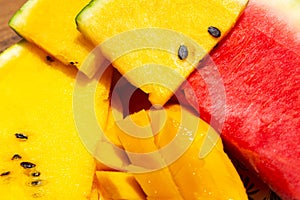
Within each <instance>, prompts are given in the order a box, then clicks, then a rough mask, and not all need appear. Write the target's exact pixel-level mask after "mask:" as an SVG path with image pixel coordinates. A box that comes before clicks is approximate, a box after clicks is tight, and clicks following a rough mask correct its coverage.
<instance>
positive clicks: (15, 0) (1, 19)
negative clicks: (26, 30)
mask: <svg viewBox="0 0 300 200" xmlns="http://www.w3.org/2000/svg"><path fill="white" fill-rule="evenodd" d="M26 1H27V0H0V52H2V51H4V50H5V49H6V48H7V47H9V46H11V45H12V44H14V43H16V42H18V41H19V40H20V39H21V38H20V37H19V36H18V35H17V34H16V33H15V32H14V31H13V30H12V29H11V28H9V26H8V21H9V19H10V18H11V17H12V16H13V14H14V13H15V12H16V11H17V10H18V9H19V8H20V7H21V6H22V5H23V4H24V3H25V2H26Z"/></svg>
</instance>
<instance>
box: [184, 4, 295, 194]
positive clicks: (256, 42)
mask: <svg viewBox="0 0 300 200" xmlns="http://www.w3.org/2000/svg"><path fill="white" fill-rule="evenodd" d="M277 15H278V14H277V13H276V12H273V11H272V9H270V8H267V7H262V6H261V5H258V4H256V3H253V2H250V3H249V5H248V7H247V8H246V10H245V12H244V14H243V15H242V16H241V18H240V19H239V21H238V23H237V24H236V26H235V28H234V29H233V30H232V31H231V33H230V34H229V35H228V37H227V38H226V39H224V40H223V41H222V43H221V44H219V45H218V47H216V48H215V49H214V50H213V51H212V52H211V53H210V58H207V59H205V60H203V61H202V62H201V64H200V66H199V70H198V71H197V70H196V71H195V72H194V73H193V74H192V75H191V76H190V77H189V78H188V81H187V82H186V83H184V84H183V85H182V87H181V88H180V89H179V93H181V94H183V95H184V99H185V100H186V103H187V104H188V105H192V106H193V107H194V108H195V109H196V110H197V111H198V112H199V113H200V117H201V118H203V119H205V120H206V121H211V119H214V120H215V121H217V122H219V123H220V124H215V125H216V127H217V128H219V131H220V132H221V136H222V138H223V140H224V142H225V145H226V146H227V147H228V148H229V150H231V151H233V153H234V154H235V155H237V156H240V158H241V159H243V160H244V161H245V162H246V163H248V164H249V165H251V166H252V168H253V170H254V171H255V172H257V173H258V175H259V176H260V177H261V178H262V179H263V180H264V181H265V182H266V183H267V184H268V185H269V186H270V187H271V188H272V189H273V190H274V191H275V192H276V193H278V194H279V195H280V196H281V197H282V198H283V199H289V200H291V199H300V41H299V38H297V37H298V36H299V33H300V31H299V29H296V28H295V27H292V26H289V25H288V24H287V23H286V22H285V21H282V19H279V18H278V17H277ZM213 66H216V67H217V69H218V71H219V74H220V77H221V80H222V81H223V83H222V84H223V86H224V90H225V102H224V104H222V103H218V99H217V100H214V101H212V100H211V98H210V97H211V96H210V95H211V94H213V93H218V92H220V91H219V90H220V88H219V87H218V86H217V84H210V85H208V83H212V82H213V81H214V80H215V78H216V77H214V76H213V75H211V76H210V75H209V72H210V71H211V70H212V69H213ZM207 75H208V76H207ZM188 85H191V86H192V87H188ZM208 88H210V89H208ZM222 105H224V106H225V109H224V110H225V121H224V123H222V120H220V119H221V118H222V116H220V115H222V114H220V113H222ZM220 125H223V126H222V128H220V127H221V126H220Z"/></svg>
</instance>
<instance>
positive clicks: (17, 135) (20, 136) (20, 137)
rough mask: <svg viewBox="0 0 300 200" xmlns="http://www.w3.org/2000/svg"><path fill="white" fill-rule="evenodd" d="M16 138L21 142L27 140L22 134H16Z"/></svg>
mask: <svg viewBox="0 0 300 200" xmlns="http://www.w3.org/2000/svg"><path fill="white" fill-rule="evenodd" d="M15 136H16V138H18V139H21V140H27V139H28V136H27V135H24V134H23V133H16V134H15Z"/></svg>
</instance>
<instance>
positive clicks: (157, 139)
mask: <svg viewBox="0 0 300 200" xmlns="http://www.w3.org/2000/svg"><path fill="white" fill-rule="evenodd" d="M134 125H135V126H134ZM114 127H115V128H111V129H110V131H111V132H113V133H114V134H116V135H118V137H119V139H120V142H121V145H122V147H123V148H124V151H125V152H126V153H127V155H128V158H129V165H128V166H127V167H125V168H124V170H125V171H127V172H129V173H131V174H133V176H134V178H135V180H136V181H137V183H138V184H139V186H140V188H142V190H143V192H144V193H145V195H146V196H147V199H149V200H150V199H170V200H171V199H190V200H193V199H206V200H216V199H217V200H218V199H219V200H224V199H225V200H229V199H236V200H244V199H245V200H246V199H247V195H246V191H245V188H244V186H243V183H242V181H241V180H240V177H239V175H238V173H237V172H236V171H235V168H234V166H233V165H232V163H231V161H230V160H229V158H228V157H227V155H226V154H225V153H224V151H223V145H222V141H221V139H219V140H218V142H217V143H216V145H215V146H214V147H213V148H211V149H212V150H211V152H210V153H209V154H208V155H207V156H206V157H204V158H202V157H201V158H200V151H201V149H202V148H205V147H206V145H205V144H204V142H205V141H206V140H205V138H206V137H207V136H212V137H218V136H219V135H218V133H217V132H215V130H214V129H213V128H212V127H210V126H209V125H208V124H207V123H205V122H204V121H203V120H201V119H199V118H198V117H196V116H195V115H193V114H192V113H191V112H190V111H188V110H186V109H185V108H182V107H180V106H179V105H171V106H166V107H165V108H164V110H163V109H160V110H149V111H145V110H142V111H139V112H137V113H134V114H131V115H129V116H127V117H126V118H125V119H123V120H118V121H116V123H115V125H114ZM112 181H117V180H112Z"/></svg>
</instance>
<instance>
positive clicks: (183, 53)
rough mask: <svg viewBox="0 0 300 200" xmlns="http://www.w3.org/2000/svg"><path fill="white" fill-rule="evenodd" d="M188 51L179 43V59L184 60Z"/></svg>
mask: <svg viewBox="0 0 300 200" xmlns="http://www.w3.org/2000/svg"><path fill="white" fill-rule="evenodd" d="M188 55H189V51H188V49H187V47H186V46H185V45H180V47H179V49H178V57H179V59H180V60H184V59H186V58H187V57H188Z"/></svg>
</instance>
